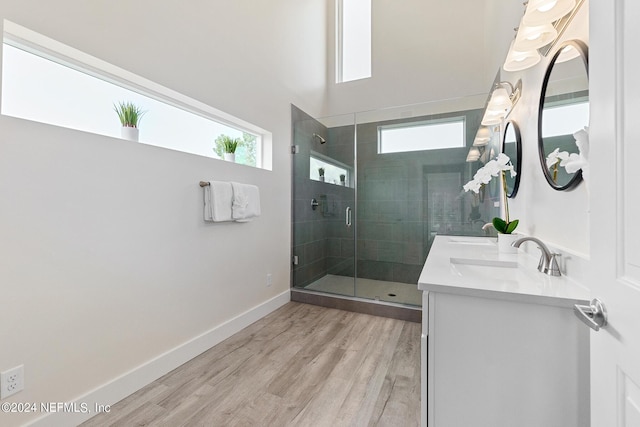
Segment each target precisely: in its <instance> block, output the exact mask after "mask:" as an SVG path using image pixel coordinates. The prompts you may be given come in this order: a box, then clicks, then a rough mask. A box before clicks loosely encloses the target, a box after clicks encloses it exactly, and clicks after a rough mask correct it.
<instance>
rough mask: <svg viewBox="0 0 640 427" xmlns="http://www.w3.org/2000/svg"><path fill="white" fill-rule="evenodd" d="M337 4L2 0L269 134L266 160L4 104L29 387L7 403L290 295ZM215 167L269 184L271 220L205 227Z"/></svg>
mask: <svg viewBox="0 0 640 427" xmlns="http://www.w3.org/2000/svg"><path fill="white" fill-rule="evenodd" d="M325 13H326V9H325V3H324V1H322V0H313V1H305V2H298V1H296V0H272V1H270V2H248V1H234V2H223V1H216V2H210V1H208V2H205V1H197V2H190V3H189V7H185V6H183V5H182V4H181V3H179V2H155V1H150V0H142V1H136V2H129V1H125V0H116V1H113V0H112V1H109V2H105V1H92V2H86V1H72V0H60V1H57V2H49V1H44V0H41V1H35V0H20V1H18V0H6V1H3V2H2V3H0V19H8V20H10V21H12V22H15V23H17V24H19V25H22V26H24V27H27V28H29V29H31V30H34V31H36V32H39V33H42V34H44V35H46V36H48V37H51V38H53V39H55V40H57V41H59V42H62V43H65V44H67V45H70V46H72V47H74V48H77V49H80V50H82V51H84V52H86V53H89V54H91V55H93V56H96V57H98V58H100V59H103V60H106V61H108V62H111V63H113V64H115V65H118V66H120V67H122V68H124V69H127V70H129V71H132V72H134V73H136V74H139V75H141V76H142V77H145V78H147V79H150V80H152V81H155V82H157V83H160V84H162V85H164V86H167V87H169V88H170V89H173V90H176V91H179V92H182V93H184V94H186V95H188V96H191V97H193V98H195V99H197V100H199V101H202V102H204V103H206V104H209V105H211V106H213V107H216V108H218V109H220V110H223V111H226V112H228V113H230V114H234V115H236V116H238V117H240V118H242V119H244V120H246V121H248V122H251V123H254V124H255V125H257V126H260V127H262V128H264V129H267V130H269V131H271V132H272V133H273V170H272V171H267V170H261V169H255V168H250V167H245V166H240V165H232V164H228V163H225V162H222V161H219V160H214V159H209V158H204V157H199V156H195V155H190V154H185V153H180V152H175V151H171V150H166V149H162V148H157V147H152V146H147V145H143V144H136V143H132V142H128V141H123V140H119V139H114V138H109V137H104V136H99V135H93V134H87V133H83V132H78V131H74V130H69V129H63V128H58V127H55V126H49V125H44V124H39V123H33V122H29V121H24V120H20V119H15V118H11V117H4V116H2V117H0V129H2V131H1V132H0V235H1V236H2V238H1V239H0V260H1V262H0V289H1V291H2V293H1V297H2V309H1V310H0V336H1V337H2V343H1V344H0V345H1V349H2V350H1V351H0V370H5V369H8V368H11V367H13V366H16V365H19V364H22V363H24V365H25V383H26V388H25V390H24V391H22V392H21V393H19V394H17V395H15V396H13V397H12V398H10V400H11V401H16V402H66V401H70V400H72V399H74V398H77V397H78V396H82V395H84V394H85V393H88V392H90V391H92V390H94V389H96V388H100V387H101V386H103V385H104V384H106V383H108V382H110V381H113V380H115V379H117V378H118V377H120V376H122V375H124V374H126V373H128V372H129V371H131V370H134V369H136V368H137V367H139V366H142V365H144V364H146V363H148V362H150V361H154V360H157V359H158V358H159V357H160V358H161V357H163V356H166V354H167V352H170V351H171V350H172V349H174V348H176V347H178V346H181V345H182V344H185V343H187V342H190V341H192V340H194V339H198V337H200V336H201V335H202V334H206V333H207V332H208V331H211V330H214V329H215V328H217V327H221V326H224V324H225V322H228V321H229V320H231V319H233V318H235V317H237V316H239V315H241V314H242V313H245V312H246V311H248V310H251V309H252V308H254V307H256V306H259V305H264V304H269V301H271V300H272V299H274V298H276V300H277V301H282V296H283V295H284V296H285V298H286V295H287V293H288V289H289V274H290V273H289V267H290V261H289V256H290V204H291V202H290V154H289V151H288V147H289V145H290V132H291V130H290V127H291V124H290V114H291V113H290V103H291V102H293V103H296V104H297V105H300V106H301V107H302V108H305V109H306V110H307V111H309V112H310V113H312V114H318V112H319V111H320V110H321V108H322V105H323V102H324V96H325V93H324V81H325V66H324V61H325V50H326V49H325V31H326V29H325V20H326V16H325ZM132 40H133V42H132ZM114 118H115V116H114ZM202 179H204V180H233V181H241V182H247V183H251V184H256V185H258V186H259V187H260V190H261V195H262V216H261V217H260V218H259V219H257V220H256V221H254V222H252V223H247V224H231V223H229V224H205V223H204V222H203V220H202V208H201V206H202V189H201V188H200V187H199V186H198V182H199V181H200V180H202ZM267 273H271V274H273V285H272V286H271V287H267V286H266V274H267ZM269 307H272V305H271V306H269ZM176 360H178V361H179V358H177V359H176ZM176 363H177V362H176ZM165 367H166V366H165ZM150 379H152V378H149V380H150ZM135 386H136V384H128V387H134V389H135ZM103 403H110V402H103ZM39 415H41V414H27V415H17V414H6V413H0V424H2V425H3V426H11V425H19V424H22V423H24V422H26V421H28V420H32V419H33V418H35V417H37V416H39Z"/></svg>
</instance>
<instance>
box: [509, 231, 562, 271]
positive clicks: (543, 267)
mask: <svg viewBox="0 0 640 427" xmlns="http://www.w3.org/2000/svg"><path fill="white" fill-rule="evenodd" d="M528 240H530V241H532V242H535V243H537V244H538V249H540V251H541V252H542V254H541V255H540V261H539V262H538V271H541V272H542V273H544V274H548V275H549V276H561V275H562V273H560V267H558V260H557V259H556V257H557V256H559V255H560V254H557V253H555V252H551V251H550V250H549V248H548V247H547V245H545V244H544V243H543V242H542V240H540V239H537V238H535V237H523V238H522V239H518V240H516V241H515V242H513V243H512V244H511V246H513V247H514V248H519V247H520V245H521V244H523V243H524V242H526V241H528Z"/></svg>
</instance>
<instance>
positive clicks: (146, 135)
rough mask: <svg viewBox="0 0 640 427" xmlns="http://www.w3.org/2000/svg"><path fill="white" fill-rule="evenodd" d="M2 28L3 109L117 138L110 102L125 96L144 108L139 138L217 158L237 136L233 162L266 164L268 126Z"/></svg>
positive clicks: (10, 113)
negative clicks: (220, 143) (222, 141)
mask: <svg viewBox="0 0 640 427" xmlns="http://www.w3.org/2000/svg"><path fill="white" fill-rule="evenodd" d="M4 30H5V34H4V42H3V44H2V65H3V67H2V110H1V112H2V114H3V115H7V116H12V117H19V118H22V119H27V120H32V121H36V122H41V123H47V124H52V125H56V126H62V127H66V128H70V129H76V130H81V131H85V132H90V133H94V134H100V135H106V136H113V137H116V138H119V137H120V127H121V126H120V121H119V119H118V116H117V115H116V112H115V111H114V105H115V104H117V103H119V102H125V101H126V102H132V103H133V104H135V105H136V106H138V107H140V108H141V109H142V110H143V111H146V113H145V114H144V115H143V116H142V118H141V121H140V139H139V141H140V142H141V143H144V144H149V145H155V146H158V147H164V148H168V149H172V150H177V151H183V152H186V153H191V154H197V155H200V156H206V157H213V158H219V157H220V155H219V154H217V153H216V151H214V149H215V147H216V143H215V140H216V138H217V137H218V136H220V135H222V134H224V135H227V136H230V137H232V138H238V139H240V140H241V141H242V142H241V143H240V144H239V147H238V150H237V151H236V163H242V164H245V165H248V166H254V167H261V168H265V169H270V168H271V166H270V153H267V152H264V150H263V146H264V143H265V142H268V138H270V134H269V133H268V132H265V131H262V130H261V129H259V128H257V127H255V126H253V125H251V124H249V123H247V122H244V121H242V120H241V119H238V118H235V117H232V116H231V115H228V114H225V113H223V112H222V111H219V110H216V109H214V108H212V107H210V106H208V105H205V104H203V103H201V102H198V101H196V100H194V99H191V98H188V97H186V96H184V95H182V94H180V93H177V92H175V91H172V90H170V89H168V88H165V87H162V86H160V85H158V84H156V83H154V82H151V81H148V80H146V79H144V78H142V77H139V76H136V75H134V74H132V73H129V72H127V71H126V70H123V69H120V68H117V67H115V66H113V65H111V64H108V63H105V62H104V61H101V60H99V59H97V58H95V57H92V56H89V55H87V54H85V53H83V52H80V51H77V50H75V49H73V48H71V47H69V46H65V45H63V44H61V43H58V42H56V41H54V40H51V39H48V38H46V37H44V36H42V35H39V34H36V33H34V32H32V31H30V30H27V29H26V28H23V27H20V26H18V25H16V24H12V23H10V22H8V21H5V22H4ZM265 160H266V161H265Z"/></svg>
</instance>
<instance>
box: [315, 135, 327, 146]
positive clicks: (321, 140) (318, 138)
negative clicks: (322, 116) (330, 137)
mask: <svg viewBox="0 0 640 427" xmlns="http://www.w3.org/2000/svg"><path fill="white" fill-rule="evenodd" d="M313 137H314V138H316V139H317V140H318V141H320V144H324V143H325V142H327V140H326V139H324V138H323V137H321V136H320V135H318V134H317V133H314V134H313Z"/></svg>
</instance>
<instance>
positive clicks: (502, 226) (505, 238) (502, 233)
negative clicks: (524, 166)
mask: <svg viewBox="0 0 640 427" xmlns="http://www.w3.org/2000/svg"><path fill="white" fill-rule="evenodd" d="M506 171H509V172H510V173H511V176H512V177H513V176H515V175H516V171H515V170H514V168H513V165H512V164H511V159H509V156H507V155H506V154H504V153H500V154H499V155H498V157H496V158H495V159H493V160H490V161H489V162H487V164H485V165H484V166H483V167H482V168H480V169H478V171H477V172H476V174H475V175H474V176H473V179H472V180H471V181H469V182H468V183H466V184H465V185H464V186H463V188H464V191H469V190H471V191H473V192H474V193H478V192H479V191H480V188H481V187H482V186H483V185H486V184H488V183H489V181H491V179H492V178H493V177H497V176H498V175H499V176H500V178H501V179H502V189H503V195H504V214H505V219H502V218H500V217H495V218H493V222H492V223H493V228H495V229H496V231H497V232H498V250H499V251H500V252H503V253H515V252H517V251H518V250H517V249H516V248H514V247H512V246H511V243H513V242H514V241H516V240H517V239H518V236H517V235H515V234H512V233H513V232H514V231H515V229H516V227H517V226H518V223H519V221H518V220H517V219H514V220H511V219H510V218H509V203H508V201H507V200H508V198H507V193H506V192H507V183H506V176H505V172H506Z"/></svg>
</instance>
